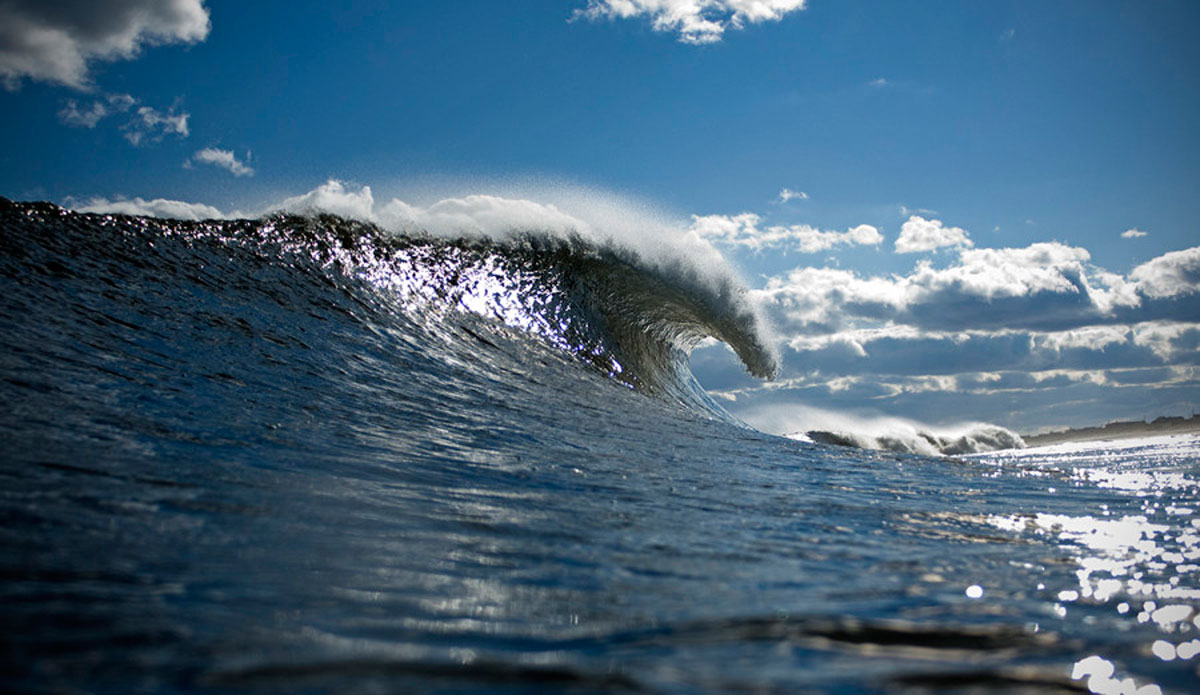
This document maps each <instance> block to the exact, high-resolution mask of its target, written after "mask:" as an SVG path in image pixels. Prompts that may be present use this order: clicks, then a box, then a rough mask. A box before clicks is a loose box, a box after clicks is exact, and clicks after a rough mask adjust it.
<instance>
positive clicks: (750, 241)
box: [691, 212, 883, 253]
mask: <svg viewBox="0 0 1200 695" xmlns="http://www.w3.org/2000/svg"><path fill="white" fill-rule="evenodd" d="M761 221H762V218H761V217H759V216H758V215H756V214H754V213H752V212H744V213H742V214H740V215H692V226H691V231H692V232H693V233H695V234H696V235H697V236H699V237H701V238H702V239H707V240H710V241H715V242H718V243H722V244H726V245H730V246H742V247H745V248H748V249H751V250H753V251H761V250H763V249H766V248H779V247H782V248H785V249H787V250H793V251H799V252H801V253H819V252H821V251H828V250H830V249H832V248H834V247H836V246H872V245H878V244H881V243H883V235H882V234H880V233H879V230H878V229H876V228H875V227H872V226H871V225H869V224H860V225H858V226H857V227H851V228H850V229H848V230H846V231H844V232H834V231H821V230H819V229H817V228H815V227H812V226H809V225H806V224H798V225H791V226H782V225H774V226H770V227H766V228H760V227H759V223H760V222H761Z"/></svg>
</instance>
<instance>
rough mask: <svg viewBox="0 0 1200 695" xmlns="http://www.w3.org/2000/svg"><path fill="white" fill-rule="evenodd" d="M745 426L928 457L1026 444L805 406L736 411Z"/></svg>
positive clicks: (965, 426) (997, 434)
mask: <svg viewBox="0 0 1200 695" xmlns="http://www.w3.org/2000/svg"><path fill="white" fill-rule="evenodd" d="M738 415H739V416H740V417H742V418H743V419H744V420H745V421H746V422H747V423H749V424H751V425H753V426H755V427H757V428H758V429H761V430H763V431H766V432H773V433H776V434H781V435H783V436H786V437H790V438H792V439H800V440H803V441H816V442H821V443H825V444H837V445H842V446H852V447H857V448H860V449H876V450H881V451H897V452H903V453H911V454H924V455H927V456H940V455H961V454H971V453H977V452H984V451H996V450H1000V449H1019V448H1022V447H1024V446H1025V442H1024V441H1023V440H1022V439H1021V437H1020V435H1018V434H1016V433H1015V432H1013V431H1011V430H1009V429H1006V428H1004V427H1000V426H999V425H993V424H989V423H983V422H965V423H956V424H951V425H929V424H925V423H921V422H917V421H916V420H910V419H906V418H898V417H887V416H880V415H855V414H849V413H839V412H833V411H828V410H821V409H818V408H809V407H804V406H788V407H787V408H781V407H773V408H764V409H760V410H752V411H749V412H745V413H738Z"/></svg>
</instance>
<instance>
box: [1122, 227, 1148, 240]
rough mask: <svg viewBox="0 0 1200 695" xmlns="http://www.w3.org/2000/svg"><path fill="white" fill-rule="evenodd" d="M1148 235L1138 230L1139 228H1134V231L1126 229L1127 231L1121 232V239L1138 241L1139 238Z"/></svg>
mask: <svg viewBox="0 0 1200 695" xmlns="http://www.w3.org/2000/svg"><path fill="white" fill-rule="evenodd" d="M1146 234H1147V233H1146V232H1143V231H1142V230H1140V229H1138V228H1137V227H1134V228H1133V229H1126V230H1125V231H1123V232H1121V238H1122V239H1137V238H1139V237H1144V236H1146Z"/></svg>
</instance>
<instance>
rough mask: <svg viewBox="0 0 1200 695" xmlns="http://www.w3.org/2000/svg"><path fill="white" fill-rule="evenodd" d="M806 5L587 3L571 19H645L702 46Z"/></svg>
mask: <svg viewBox="0 0 1200 695" xmlns="http://www.w3.org/2000/svg"><path fill="white" fill-rule="evenodd" d="M806 4H807V0H588V4H587V7H585V8H583V9H580V10H576V11H575V14H574V17H583V18H586V19H590V20H597V19H633V18H637V17H645V18H648V19H649V20H650V24H651V26H652V27H653V28H654V30H655V31H663V32H674V33H677V34H678V35H679V40H680V41H681V42H682V43H690V44H705V43H715V42H717V41H720V40H721V38H722V36H723V35H724V33H725V31H726V30H727V29H742V28H744V27H745V26H746V25H747V24H758V23H761V22H768V21H770V22H775V21H779V20H780V19H783V17H784V16H785V15H787V14H788V13H790V12H796V11H799V10H803V9H804V7H805V5H806Z"/></svg>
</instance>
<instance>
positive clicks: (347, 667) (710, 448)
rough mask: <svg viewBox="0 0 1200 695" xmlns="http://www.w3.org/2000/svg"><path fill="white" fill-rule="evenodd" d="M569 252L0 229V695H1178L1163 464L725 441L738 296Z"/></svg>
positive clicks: (728, 286)
mask: <svg viewBox="0 0 1200 695" xmlns="http://www.w3.org/2000/svg"><path fill="white" fill-rule="evenodd" d="M598 239H600V237H598V236H595V235H593V236H581V235H573V234H571V233H569V232H567V233H562V232H561V231H560V232H548V231H546V230H537V229H519V230H516V231H510V233H506V234H504V235H501V236H493V237H484V236H482V235H478V234H476V235H468V236H465V237H463V238H456V237H455V236H454V235H446V234H441V235H438V236H430V235H426V234H423V233H420V232H409V233H392V232H387V231H382V230H381V229H380V228H378V227H375V226H373V225H370V224H365V223H361V222H354V221H350V220H346V219H342V218H337V217H328V216H325V217H322V216H288V215H276V216H269V217H266V218H263V219H258V220H234V221H229V220H226V221H207V222H178V221H164V220H153V219H146V218H140V217H126V216H105V215H82V214H75V213H71V212H68V211H66V210H63V209H61V208H58V207H55V206H52V205H46V204H25V203H10V202H8V201H3V200H0V404H3V408H0V624H3V625H4V626H5V630H3V631H0V690H5V691H13V692H24V693H60V692H94V693H150V692H153V693H230V692H236V693H279V692H305V693H328V692H346V693H359V692H430V693H436V692H483V693H517V692H520V693H526V692H550V693H646V692H651V693H726V692H830V693H834V692H906V691H913V692H1014V691H1015V692H1056V691H1057V692H1075V691H1078V689H1079V688H1081V687H1083V680H1081V679H1101V677H1103V678H1105V679H1109V680H1112V682H1113V683H1117V682H1118V681H1123V679H1127V678H1131V679H1133V682H1135V683H1136V684H1137V685H1139V686H1142V685H1148V684H1152V683H1153V684H1157V685H1161V686H1162V687H1163V689H1164V692H1168V693H1169V692H1180V693H1182V692H1187V691H1188V690H1189V688H1190V687H1191V686H1192V685H1194V678H1195V675H1194V671H1193V668H1194V663H1195V662H1194V660H1192V659H1193V657H1187V658H1185V656H1186V655H1187V654H1189V653H1191V652H1189V651H1188V650H1190V649H1191V647H1190V646H1188V645H1187V644H1185V642H1186V640H1187V639H1190V638H1191V637H1192V636H1193V635H1194V630H1192V628H1189V627H1187V625H1189V624H1190V623H1188V621H1189V620H1191V618H1190V616H1191V615H1192V614H1193V613H1194V610H1193V609H1200V602H1198V601H1197V600H1196V599H1195V596H1197V595H1200V593H1198V592H1200V586H1197V584H1196V576H1197V573H1194V572H1184V571H1182V570H1180V571H1177V570H1176V569H1175V565H1176V564H1178V563H1174V564H1171V563H1166V562H1163V561H1160V560H1161V558H1166V557H1176V556H1179V557H1188V558H1191V557H1197V556H1200V555H1197V553H1200V545H1197V543H1198V541H1197V539H1196V536H1195V534H1194V527H1193V526H1192V520H1193V518H1194V517H1195V512H1194V511H1193V510H1196V509H1200V484H1198V482H1197V479H1196V471H1195V465H1194V462H1195V460H1196V452H1197V451H1200V444H1196V443H1189V444H1186V445H1185V446H1183V447H1182V448H1177V449H1172V450H1170V451H1167V452H1165V453H1164V451H1161V450H1155V451H1144V450H1141V449H1130V450H1128V451H1123V452H1121V453H1119V454H1116V455H1109V454H1105V455H1103V456H1095V457H1092V458H1087V457H1085V456H1083V455H1082V454H1079V453H1074V454H1071V457H1070V458H1067V459H1055V458H1054V455H1053V454H1046V455H1043V456H1040V457H1035V458H1029V459H1025V458H1020V457H1016V458H1007V459H998V458H997V459H986V458H972V459H959V460H952V459H947V458H943V457H938V458H927V457H921V456H912V455H902V454H895V453H881V452H871V451H862V450H857V449H846V448H841V447H826V446H819V445H815V444H812V443H803V442H797V441H792V440H788V439H784V438H777V437H771V436H767V435H764V434H762V433H760V432H757V431H755V430H753V429H750V428H748V427H745V426H743V425H741V424H739V423H735V422H732V421H731V420H730V418H728V417H727V416H725V415H724V414H723V412H722V411H721V410H720V409H719V408H717V407H716V406H714V405H713V404H712V403H711V402H709V401H708V399H707V398H706V397H705V396H704V394H703V392H702V391H701V390H700V389H699V387H698V386H697V385H696V384H695V380H694V379H693V378H692V376H691V374H690V372H689V371H688V369H687V361H686V357H687V352H688V350H689V349H690V348H691V347H692V346H693V345H695V344H696V343H697V341H700V340H703V339H706V338H708V337H712V338H716V339H718V340H723V341H725V342H726V343H728V344H729V345H730V346H731V347H732V348H733V349H734V350H735V351H736V352H737V353H738V354H739V355H740V356H741V358H742V360H743V362H745V364H746V366H747V369H748V370H750V371H751V372H753V373H756V374H760V375H764V376H766V375H769V374H770V373H772V372H773V371H774V369H775V358H774V356H773V353H772V352H771V350H770V349H769V344H770V341H769V339H767V338H766V337H765V335H766V334H765V332H764V330H763V329H762V326H761V323H759V321H758V319H757V318H756V315H755V314H754V312H753V311H752V310H751V309H750V308H748V306H747V305H746V304H745V302H744V299H743V297H742V295H741V294H740V291H739V286H738V284H737V283H736V282H735V281H734V280H733V279H732V278H731V276H730V275H729V274H727V273H723V272H714V271H713V270H712V268H713V267H714V266H712V265H710V264H708V263H707V262H706V263H696V262H693V260H694V259H691V258H689V257H688V256H687V255H686V254H685V255H680V254H673V253H670V252H663V253H657V254H656V253H649V252H647V251H645V250H641V251H638V250H635V249H633V248H632V247H630V246H623V245H621V244H618V243H615V242H607V241H603V240H598ZM1081 471H1082V472H1081ZM1047 478H1051V479H1052V480H1051V481H1050V482H1051V484H1047V483H1048V481H1047ZM984 489H986V494H981V491H982V490H984ZM1148 500H1170V501H1171V506H1170V507H1168V506H1167V505H1165V504H1163V505H1157V504H1148ZM1100 508H1103V509H1104V510H1105V516H1104V518H1103V519H1093V518H1092V515H1093V514H1096V513H1097V511H1096V510H1097V509H1100ZM1089 523H1092V524H1093V525H1097V528H1099V529H1100V530H1101V531H1102V532H1104V533H1102V534H1101V536H1102V537H1101V536H1097V535H1096V534H1091V535H1089V534H1087V533H1084V532H1083V531H1082V530H1081V529H1084V530H1086V528H1087V526H1088V524H1089ZM1106 524H1107V525H1106ZM1114 524H1116V525H1118V526H1119V525H1120V524H1129V525H1131V526H1130V527H1131V528H1134V530H1135V531H1136V532H1135V533H1133V534H1132V535H1130V534H1129V533H1124V532H1122V530H1121V528H1119V527H1118V526H1114ZM1122 528H1123V527H1122ZM1104 534H1108V535H1104ZM1098 538H1099V539H1100V540H1102V541H1103V542H1099V541H1097V539H1098ZM1089 543H1091V544H1092V545H1089ZM1123 544H1124V545H1123ZM1106 568H1107V569H1106ZM1084 570H1086V572H1084ZM1081 572H1084V574H1083V575H1081V574H1080V573H1081ZM1088 573H1090V574H1088ZM1084 575H1086V576H1084ZM1135 575H1136V576H1137V584H1136V585H1135V584H1133V583H1127V582H1126V580H1127V579H1129V578H1130V577H1133V576H1135ZM1081 576H1084V579H1081ZM1081 581H1086V582H1088V585H1087V586H1088V587H1089V588H1088V589H1087V590H1086V591H1085V589H1084V588H1083V587H1082V586H1081ZM1113 582H1115V584H1114V583H1113ZM1088 591H1090V593H1088ZM1147 592H1149V593H1147ZM1072 594H1074V595H1076V596H1077V597H1078V598H1077V599H1068V598H1062V597H1063V596H1070V595H1072ZM1150 600H1153V601H1156V602H1157V605H1158V607H1159V608H1158V609H1156V610H1155V611H1154V612H1150V609H1144V610H1141V611H1139V610H1138V609H1137V608H1134V609H1132V610H1129V609H1128V608H1129V605H1135V602H1136V605H1138V606H1141V605H1143V603H1144V602H1145V601H1150ZM1122 602H1124V603H1125V604H1127V605H1126V610H1125V611H1121V610H1119V609H1118V608H1117V606H1118V605H1119V604H1121V603H1122ZM1167 608H1169V610H1166V611H1165V612H1162V613H1159V612H1158V610H1160V609H1167ZM1139 612H1141V613H1147V614H1148V617H1147V618H1146V619H1144V620H1139V619H1137V617H1136V614H1138V613H1139ZM1168 630H1170V631H1171V632H1168ZM1189 631H1190V632H1189ZM1164 640H1167V641H1170V645H1171V649H1172V650H1175V651H1173V652H1172V653H1173V654H1175V655H1176V657H1177V658H1174V659H1173V660H1170V661H1164V660H1163V659H1162V658H1159V657H1158V656H1150V655H1151V654H1152V653H1153V654H1157V653H1158V652H1153V651H1152V650H1153V649H1157V650H1159V652H1161V651H1162V650H1164V649H1165V647H1163V646H1162V645H1159V644H1158V642H1159V641H1164ZM1193 656H1194V655H1193ZM1072 675H1075V679H1074V680H1072ZM1087 682H1089V683H1090V682H1091V680H1087ZM1096 682H1100V681H1099V680H1097V681H1096ZM1105 682H1108V681H1105ZM1122 687H1123V686H1122Z"/></svg>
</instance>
